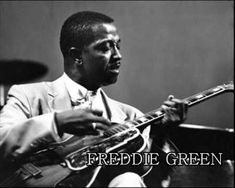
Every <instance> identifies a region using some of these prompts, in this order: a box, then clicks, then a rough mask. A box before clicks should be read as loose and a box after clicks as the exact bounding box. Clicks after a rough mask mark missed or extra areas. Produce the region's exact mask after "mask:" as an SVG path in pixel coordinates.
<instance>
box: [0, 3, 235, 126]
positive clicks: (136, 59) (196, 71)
mask: <svg viewBox="0 0 235 188" xmlns="http://www.w3.org/2000/svg"><path fill="white" fill-rule="evenodd" d="M80 10H94V11H100V12H103V13H105V14H107V15H110V16H111V17H113V18H114V19H115V23H116V25H117V27H118V28H119V33H120V35H121V38H122V47H121V52H122V55H123V65H122V68H121V74H120V77H119V80H118V82H117V83H116V84H115V85H112V86H109V87H106V88H105V90H106V91H107V93H108V94H109V95H110V96H111V97H113V98H115V99H117V100H120V101H122V102H125V103H128V104H131V105H133V106H135V107H137V108H139V109H140V110H142V111H143V112H148V111H150V110H153V109H156V108H157V107H159V106H160V105H161V104H162V101H163V100H165V99H166V98H167V96H168V95H169V94H173V95H174V96H175V97H178V98H185V97H188V96H190V95H193V94H195V93H198V92H201V91H203V90H205V89H208V88H211V87H214V86H216V85H220V84H223V83H225V82H227V81H230V80H233V76H234V75H233V59H234V58H233V50H234V47H233V26H234V22H233V2H232V1H191V2H190V1H172V2H171V1H167V2H163V1H147V2H141V1H130V2H128V1H121V2H118V1H98V2H96V1H87V2H84V1H76V2H75V1H71V2H66V1H57V2H56V1H55V2H53V1H45V2H44V1H35V2H33V1H31V2H30V1H29V2H27V1H25V2H21V1H19V2H18V1H13V2H10V1H1V2H0V59H13V58H18V59H29V60H35V61H39V62H41V63H43V64H45V65H47V66H48V68H49V71H48V73H47V74H46V75H45V76H44V77H41V78H40V79H37V80H32V81H31V82H34V81H43V80H53V79H55V78H57V77H59V76H60V75H61V73H62V71H63V61H62V55H61V53H60V49H59V42H58V41H59V31H60V28H61V25H62V23H63V22H64V20H65V19H66V18H67V17H68V16H69V15H71V14H72V13H74V12H76V11H80ZM12 68H17V67H12ZM9 74H11V73H10V72H9ZM12 76H14V75H12ZM8 87H9V86H6V90H8ZM233 105H234V100H233V94H230V93H229V94H223V95H221V96H218V97H216V98H214V99H210V100H208V101H206V102H204V103H201V104H199V105H197V106H195V107H193V108H191V109H190V110H189V116H188V120H187V121H186V123H190V124H199V125H206V126H215V127H222V128H225V127H228V128H232V127H233V123H234V120H233Z"/></svg>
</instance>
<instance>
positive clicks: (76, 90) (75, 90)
mask: <svg viewBox="0 0 235 188" xmlns="http://www.w3.org/2000/svg"><path fill="white" fill-rule="evenodd" d="M62 77H63V79H64V83H65V86H66V88H67V90H68V92H69V95H70V97H71V100H72V101H76V100H79V99H82V98H84V97H86V96H87V94H88V92H92V91H89V90H87V89H86V88H85V87H83V86H82V85H80V84H78V83H76V82H74V81H73V80H72V79H71V78H70V77H69V76H68V75H67V74H66V73H64V74H63V76H62ZM99 90H100V89H98V90H97V91H99ZM97 91H96V92H92V93H93V95H94V94H96V93H97Z"/></svg>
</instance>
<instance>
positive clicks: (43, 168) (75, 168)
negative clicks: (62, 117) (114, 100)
mask: <svg viewBox="0 0 235 188" xmlns="http://www.w3.org/2000/svg"><path fill="white" fill-rule="evenodd" d="M145 147H146V141H145V140H144V139H143V137H142V135H141V134H140V132H139V130H138V129H136V128H131V129H127V130H126V131H121V132H119V133H116V134H114V135H111V136H109V137H107V136H86V137H77V136H71V137H70V138H69V139H67V140H65V141H64V142H61V143H54V144H51V146H50V147H49V148H48V149H47V150H42V151H39V152H37V153H35V154H34V155H32V156H31V157H29V158H30V160H29V161H30V165H31V164H32V165H33V167H36V168H37V169H40V173H39V174H37V175H35V176H33V177H29V178H25V173H26V172H25V168H24V167H25V165H22V168H19V169H17V170H16V169H14V170H13V172H8V173H7V172H4V174H5V176H3V177H1V178H0V187H70V186H73V187H77V186H79V187H85V186H87V187H90V186H91V185H92V184H93V183H94V181H95V180H96V179H97V176H98V175H99V172H100V170H102V169H103V168H105V169H106V167H105V166H97V165H96V162H94V164H93V165H90V166H87V163H89V161H88V160H89V159H88V157H87V156H88V155H87V153H91V152H92V153H110V152H115V153H120V152H126V153H132V152H141V151H143V149H144V148H145ZM45 158H46V159H47V160H46V161H43V159H45ZM58 158H59V159H60V160H58ZM54 159H56V160H55V161H53V160H54ZM26 165H28V164H27V163H26ZM30 168H31V166H30ZM126 168H127V167H125V170H126ZM117 169H118V168H117V166H116V167H115V170H112V172H113V174H109V175H110V176H109V177H110V178H113V177H112V176H115V175H117V174H120V173H122V171H123V170H124V167H123V168H122V167H121V168H120V170H117ZM104 171H105V170H104ZM140 171H141V170H140ZM140 173H141V172H140ZM8 174H10V175H8ZM0 176H2V173H1V175H0ZM98 179H99V178H98ZM101 179H102V177H101ZM101 181H103V180H101Z"/></svg>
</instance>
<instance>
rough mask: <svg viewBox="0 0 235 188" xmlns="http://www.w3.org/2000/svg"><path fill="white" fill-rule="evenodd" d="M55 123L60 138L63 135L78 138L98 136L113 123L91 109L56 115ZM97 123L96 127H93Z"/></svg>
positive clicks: (57, 113) (99, 112)
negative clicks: (71, 135)
mask: <svg viewBox="0 0 235 188" xmlns="http://www.w3.org/2000/svg"><path fill="white" fill-rule="evenodd" d="M55 122H56V126H57V130H58V134H59V135H60V136H62V135H63V133H69V134H74V135H78V136H83V135H96V134H98V131H99V130H102V131H105V130H107V129H108V127H109V126H110V125H111V122H110V121H109V120H107V119H105V118H104V117H102V112H101V111H98V110H91V109H76V110H68V111H63V112H56V113H55ZM93 123H95V125H96V126H95V127H94V126H93Z"/></svg>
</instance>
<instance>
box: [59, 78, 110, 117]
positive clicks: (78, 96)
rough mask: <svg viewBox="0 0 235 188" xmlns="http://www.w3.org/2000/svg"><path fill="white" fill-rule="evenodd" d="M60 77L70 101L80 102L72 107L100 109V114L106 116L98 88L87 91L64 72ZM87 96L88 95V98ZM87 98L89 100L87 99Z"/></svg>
mask: <svg viewBox="0 0 235 188" xmlns="http://www.w3.org/2000/svg"><path fill="white" fill-rule="evenodd" d="M62 78H63V80H64V83H65V87H66V88H67V90H68V93H69V96H70V99H71V102H72V103H76V101H80V102H81V104H79V105H77V106H74V107H73V108H74V109H78V108H80V109H81V108H91V109H93V110H100V111H102V112H103V114H102V116H103V117H105V118H108V115H107V110H106V107H105V105H104V103H103V100H102V96H101V92H100V90H101V89H100V88H99V89H98V90H97V91H89V90H87V89H86V88H85V87H83V86H82V85H80V84H78V83H76V82H74V81H73V80H72V79H71V78H69V76H68V75H67V74H66V73H64V74H63V76H62ZM87 97H89V99H88V98H87ZM87 99H88V100H89V101H87Z"/></svg>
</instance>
